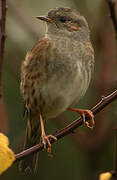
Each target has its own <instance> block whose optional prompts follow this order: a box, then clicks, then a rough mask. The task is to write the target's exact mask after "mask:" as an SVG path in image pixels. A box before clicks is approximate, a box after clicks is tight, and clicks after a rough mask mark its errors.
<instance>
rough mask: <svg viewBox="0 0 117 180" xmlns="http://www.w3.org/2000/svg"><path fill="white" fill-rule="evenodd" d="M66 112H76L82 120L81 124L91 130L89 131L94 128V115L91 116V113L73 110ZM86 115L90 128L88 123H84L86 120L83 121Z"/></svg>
mask: <svg viewBox="0 0 117 180" xmlns="http://www.w3.org/2000/svg"><path fill="white" fill-rule="evenodd" d="M68 110H70V111H74V112H77V113H78V114H80V116H81V117H82V118H83V124H84V125H85V126H86V127H88V128H91V129H93V128H94V126H95V121H94V115H93V113H92V112H91V111H90V110H83V109H73V108H68ZM86 115H88V116H89V118H90V124H91V126H90V125H89V123H88V122H86V120H85V117H86Z"/></svg>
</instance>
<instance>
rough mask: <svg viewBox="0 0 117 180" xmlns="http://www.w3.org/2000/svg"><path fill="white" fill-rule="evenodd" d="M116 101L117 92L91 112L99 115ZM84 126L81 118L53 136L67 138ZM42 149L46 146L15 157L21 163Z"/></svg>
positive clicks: (104, 98)
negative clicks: (21, 160)
mask: <svg viewBox="0 0 117 180" xmlns="http://www.w3.org/2000/svg"><path fill="white" fill-rule="evenodd" d="M115 99H117V90H116V91H114V92H113V93H111V94H110V95H108V96H106V97H102V99H101V101H100V102H99V103H98V104H97V105H96V106H95V107H93V108H92V109H91V111H92V112H93V114H94V115H95V114H97V113H99V112H100V111H101V110H103V109H104V108H105V107H106V106H107V105H108V104H110V103H111V102H113V101H114V100H115ZM86 119H87V120H88V119H89V118H88V117H87V118H86ZM82 124H83V120H82V118H79V119H78V120H75V121H74V122H72V123H71V124H69V125H68V126H66V127H65V128H63V129H62V130H60V131H58V132H56V133H54V134H53V135H54V136H55V137H56V138H57V140H59V139H61V138H63V137H64V136H66V135H68V134H70V133H73V132H74V130H75V129H76V128H77V127H79V126H81V125H82ZM50 142H51V143H52V144H53V143H54V142H55V141H54V140H53V139H50ZM42 149H44V146H43V144H42V143H39V144H38V145H35V146H33V147H31V148H29V149H27V150H25V151H22V152H21V153H19V154H16V155H15V158H16V161H19V160H20V159H22V158H24V157H26V156H28V155H29V154H32V153H34V152H37V151H41V150H42ZM16 161H15V162H16Z"/></svg>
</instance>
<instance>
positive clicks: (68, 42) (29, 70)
mask: <svg viewBox="0 0 117 180" xmlns="http://www.w3.org/2000/svg"><path fill="white" fill-rule="evenodd" d="M38 18H39V19H41V20H44V21H45V22H46V33H45V37H44V38H43V39H41V40H40V41H38V42H37V44H36V45H35V46H34V47H33V48H32V50H31V51H30V52H28V53H27V55H26V58H25V61H24V62H23V63H22V68H21V86H20V87H21V93H22V96H23V100H24V104H25V108H26V109H27V114H28V122H27V131H26V139H25V147H24V149H27V148H29V147H32V146H33V145H35V144H37V143H39V141H40V137H41V139H42V142H43V143H44V146H45V148H46V145H48V148H47V150H48V151H49V152H50V151H51V144H50V142H49V138H53V139H54V140H56V138H55V137H53V136H52V135H49V136H46V134H45V131H44V123H43V120H45V119H46V120H47V119H50V118H53V117H56V116H58V115H59V114H61V113H62V112H64V111H65V110H67V109H69V110H73V111H76V112H78V113H80V115H81V116H83V118H84V123H85V125H87V126H88V124H87V123H86V122H85V114H89V115H90V118H91V124H92V126H94V120H93V115H92V114H91V112H89V111H87V110H76V109H75V110H74V109H72V108H71V107H72V106H73V105H74V104H76V103H77V102H78V101H79V100H80V99H81V98H82V97H83V96H84V94H85V92H86V90H87V88H88V86H89V83H90V80H91V76H92V72H93V66H94V51H93V48H92V45H91V42H90V37H89V27H88V24H87V22H86V20H85V18H84V17H83V16H81V15H80V14H79V13H78V12H77V11H75V10H72V9H70V8H55V9H53V10H51V11H49V13H48V16H46V17H42V16H41V17H38ZM36 167H37V153H36V154H33V155H31V156H28V157H27V158H26V159H24V160H23V161H21V162H20V169H21V170H23V171H26V170H30V171H34V170H35V169H36Z"/></svg>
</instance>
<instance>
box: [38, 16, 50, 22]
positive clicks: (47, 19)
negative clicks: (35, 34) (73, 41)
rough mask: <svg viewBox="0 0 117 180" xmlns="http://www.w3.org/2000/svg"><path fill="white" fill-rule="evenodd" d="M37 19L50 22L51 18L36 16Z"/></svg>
mask: <svg viewBox="0 0 117 180" xmlns="http://www.w3.org/2000/svg"><path fill="white" fill-rule="evenodd" d="M36 18H37V19H40V20H42V21H46V22H51V21H52V19H50V18H49V17H47V16H36Z"/></svg>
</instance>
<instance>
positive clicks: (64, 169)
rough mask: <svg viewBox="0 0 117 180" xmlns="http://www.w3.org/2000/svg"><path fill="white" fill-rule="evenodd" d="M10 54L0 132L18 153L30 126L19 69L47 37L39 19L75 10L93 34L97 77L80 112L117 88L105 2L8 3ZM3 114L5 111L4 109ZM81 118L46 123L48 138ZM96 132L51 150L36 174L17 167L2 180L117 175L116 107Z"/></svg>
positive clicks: (78, 134) (99, 118)
mask: <svg viewBox="0 0 117 180" xmlns="http://www.w3.org/2000/svg"><path fill="white" fill-rule="evenodd" d="M7 5H8V11H7V21H6V34H7V38H6V48H5V57H4V63H3V69H2V70H3V71H2V86H3V99H4V106H5V112H2V111H1V112H0V113H1V114H0V131H1V132H4V133H5V134H7V135H8V137H9V139H10V147H11V148H12V149H13V150H14V152H15V153H18V152H20V151H22V147H23V141H24V136H25V128H26V120H23V118H22V114H23V104H22V98H21V95H20V91H19V84H20V66H21V62H22V61H23V59H24V57H25V54H26V52H27V51H28V50H30V49H31V48H32V46H33V45H34V44H35V43H36V42H37V41H38V39H39V38H40V37H42V36H43V34H44V31H45V25H44V23H42V22H40V21H39V20H37V19H36V18H35V16H38V15H44V14H46V13H47V11H48V10H50V9H52V8H54V7H62V6H65V7H71V8H74V9H77V10H78V11H80V13H81V14H83V15H84V16H85V17H86V19H87V21H88V23H89V27H90V30H91V40H92V44H93V47H94V50H95V72H94V75H93V78H92V82H91V84H90V87H89V89H88V91H87V93H86V95H85V97H84V98H83V99H82V100H81V101H80V102H79V103H78V105H77V107H80V108H91V107H93V106H94V105H95V104H96V103H97V102H98V101H99V100H101V96H103V95H108V94H109V93H111V92H112V91H113V90H114V89H115V88H116V84H117V70H116V69H117V68H116V67H117V58H116V42H115V34H114V28H113V25H112V22H111V19H110V18H109V9H108V6H107V3H106V0H95V1H93V0H82V1H81V0H48V1H47V0H43V1H41V0H34V1H33V0H28V1H27V0H23V1H19V0H15V1H14V0H7ZM1 108H2V107H1ZM77 117H78V115H77V114H75V113H72V112H65V113H63V114H61V115H60V116H59V117H57V118H56V119H54V120H50V121H49V122H47V123H46V131H47V133H52V132H54V131H55V130H59V129H61V128H62V127H64V126H65V125H67V124H68V123H70V122H72V121H73V120H75V119H76V118H77ZM95 120H96V127H95V129H94V130H93V131H91V130H90V129H87V128H85V127H79V128H78V129H76V131H75V133H74V134H72V135H68V136H67V137H65V138H63V139H61V140H59V141H58V142H57V143H56V144H54V145H52V157H50V156H48V154H47V153H46V152H45V151H42V152H40V154H39V169H38V172H37V173H36V174H30V175H29V174H22V173H20V172H19V171H18V164H14V165H13V166H12V167H11V168H9V169H8V170H7V171H6V172H5V173H3V175H2V176H1V177H0V179H1V180H9V179H17V180H20V179H21V178H22V180H32V178H33V179H35V180H38V179H39V180H46V179H48V180H55V179H56V180H60V179H61V180H64V179H65V178H66V179H67V180H71V179H73V180H95V179H97V178H98V175H99V173H101V172H105V171H110V170H112V169H113V156H114V129H115V127H116V126H117V122H116V121H117V101H115V102H113V103H112V104H111V105H109V106H108V107H106V108H105V109H104V110H103V111H102V112H101V113H99V114H98V115H96V117H95Z"/></svg>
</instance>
